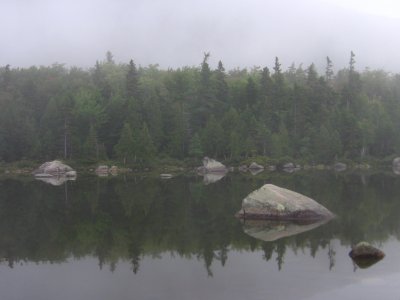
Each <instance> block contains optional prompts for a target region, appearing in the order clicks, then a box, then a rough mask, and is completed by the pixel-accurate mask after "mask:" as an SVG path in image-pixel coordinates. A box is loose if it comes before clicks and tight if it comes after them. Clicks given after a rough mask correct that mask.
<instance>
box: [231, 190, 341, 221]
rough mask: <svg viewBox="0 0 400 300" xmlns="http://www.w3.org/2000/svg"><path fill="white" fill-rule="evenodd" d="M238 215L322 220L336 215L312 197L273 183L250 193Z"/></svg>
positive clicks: (240, 216)
mask: <svg viewBox="0 0 400 300" xmlns="http://www.w3.org/2000/svg"><path fill="white" fill-rule="evenodd" d="M236 215H237V217H239V218H244V219H246V220H247V219H266V220H268V219H272V220H320V219H330V218H333V217H334V214H333V213H332V212H330V211H329V210H328V209H327V208H325V207H323V206H322V205H320V204H319V203H317V202H316V201H314V200H312V199H311V198H309V197H306V196H304V195H302V194H299V193H296V192H293V191H290V190H287V189H284V188H281V187H278V186H276V185H273V184H266V185H264V186H262V187H261V188H259V189H258V190H255V191H254V192H252V193H250V194H249V195H248V196H247V197H246V198H245V199H243V201H242V209H241V210H240V211H239V212H238V213H237V214H236Z"/></svg>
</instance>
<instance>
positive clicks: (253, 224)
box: [243, 219, 329, 242]
mask: <svg viewBox="0 0 400 300" xmlns="http://www.w3.org/2000/svg"><path fill="white" fill-rule="evenodd" d="M328 221H329V220H327V219H322V220H316V221H312V222H301V221H300V222H298V221H278V220H245V221H244V222H243V231H244V233H246V234H248V235H250V236H252V237H254V238H256V239H259V240H262V241H266V242H272V241H276V240H279V239H281V238H284V237H288V236H292V235H297V234H299V233H302V232H306V231H309V230H312V229H314V228H317V227H319V226H321V225H323V224H325V223H327V222H328Z"/></svg>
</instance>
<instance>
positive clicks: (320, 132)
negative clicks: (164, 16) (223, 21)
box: [0, 52, 400, 165]
mask: <svg viewBox="0 0 400 300" xmlns="http://www.w3.org/2000/svg"><path fill="white" fill-rule="evenodd" d="M272 63H273V68H271V69H269V68H267V67H264V68H262V67H253V68H251V69H246V68H243V69H241V68H236V69H232V70H229V71H228V70H225V68H224V65H223V63H222V62H221V61H220V62H219V63H218V65H217V66H210V65H209V53H205V54H204V57H203V60H202V61H200V64H199V66H193V67H189V66H188V67H182V68H177V69H172V68H171V69H160V68H159V66H158V65H149V66H146V67H142V66H139V65H137V64H135V62H134V61H133V60H131V61H130V62H126V63H116V62H115V60H114V57H113V55H112V53H111V52H107V54H106V56H105V59H104V60H102V61H97V62H96V63H95V65H94V66H93V67H92V68H89V69H81V68H78V67H69V68H67V67H65V66H64V65H61V64H53V65H52V66H41V67H36V66H32V67H30V68H12V67H11V66H9V65H7V66H4V67H1V68H0V161H3V162H14V161H19V160H25V159H26V160H49V159H55V158H61V159H68V160H82V161H91V162H97V161H104V160H118V161H120V163H121V164H126V165H132V164H142V165H146V164H149V163H150V162H152V161H154V160H157V159H163V158H165V159H177V160H186V159H199V158H202V157H203V156H209V157H213V158H216V159H220V160H224V161H230V162H240V161H241V160H244V159H247V158H251V157H259V156H262V157H267V158H272V159H281V158H282V157H287V158H292V159H295V160H296V159H297V160H302V161H307V162H310V163H311V162H312V163H325V164H326V163H332V162H334V161H337V160H341V159H348V160H353V161H360V160H363V159H370V158H373V159H384V158H387V157H391V156H394V155H395V154H397V153H399V152H400V151H399V150H400V135H399V134H398V132H399V129H400V74H392V73H388V72H385V71H384V70H370V69H365V70H364V71H359V70H358V69H357V64H356V57H355V54H354V53H353V52H351V53H350V57H349V64H348V66H347V68H344V69H341V70H338V71H336V72H335V71H334V64H333V62H332V61H331V59H330V58H329V57H327V58H326V68H325V70H324V72H323V74H320V73H321V72H320V73H318V72H317V70H316V67H315V65H314V64H311V65H310V66H303V65H301V64H300V65H295V64H292V65H291V66H290V67H289V68H287V69H286V70H283V69H282V67H281V63H280V61H279V59H278V58H275V61H272Z"/></svg>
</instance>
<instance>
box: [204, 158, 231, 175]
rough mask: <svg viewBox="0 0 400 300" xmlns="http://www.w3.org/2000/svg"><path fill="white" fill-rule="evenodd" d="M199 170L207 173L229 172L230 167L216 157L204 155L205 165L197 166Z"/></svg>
mask: <svg viewBox="0 0 400 300" xmlns="http://www.w3.org/2000/svg"><path fill="white" fill-rule="evenodd" d="M197 171H198V172H199V173H202V174H207V173H227V172H228V168H227V167H226V166H224V165H223V164H222V163H220V162H219V161H216V160H215V159H212V158H208V157H204V159H203V166H202V167H199V168H197Z"/></svg>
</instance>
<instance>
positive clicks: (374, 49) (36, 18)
mask: <svg viewBox="0 0 400 300" xmlns="http://www.w3.org/2000/svg"><path fill="white" fill-rule="evenodd" d="M397 2H398V1H394V0H392V1H391V0H377V1H372V0H364V1H361V0H347V1H345V0H297V1H296V0H279V1H270V0H246V1H235V0H220V1H218V0H202V1H194V0H0V11H1V12H2V17H1V18H0V36H1V47H0V65H5V64H11V65H12V67H27V66H31V65H50V64H52V63H54V62H58V63H65V64H67V65H68V66H72V65H76V66H80V67H90V66H93V65H94V63H95V61H96V60H102V59H104V56H105V52H106V51H107V50H110V51H111V52H112V53H113V54H114V57H115V60H116V61H117V62H128V61H129V59H131V58H133V59H134V60H135V61H136V62H137V63H138V64H140V65H142V66H145V65H148V64H155V63H158V64H160V66H161V67H162V68H167V67H173V68H175V67H180V66H185V65H189V66H192V65H198V64H200V62H201V60H202V56H203V52H205V51H209V52H211V59H210V63H211V64H212V65H213V66H215V65H216V62H217V61H218V60H220V59H221V60H222V61H223V63H224V65H225V66H226V68H228V69H231V68H234V67H252V66H254V65H256V66H262V67H263V66H269V67H270V66H272V65H273V62H274V58H275V56H278V57H279V58H280V60H281V62H282V65H283V67H284V68H287V67H288V66H289V65H290V64H291V63H292V62H295V63H296V64H299V63H301V62H302V63H304V65H305V66H307V65H309V64H310V63H311V62H314V63H316V64H317V65H318V66H322V67H323V66H324V65H325V57H326V56H329V57H330V58H331V59H332V61H333V63H334V66H335V68H336V69H338V68H342V67H344V66H346V65H347V63H348V60H349V54H350V51H351V50H353V51H354V52H355V54H356V61H357V67H358V69H363V68H365V67H366V66H369V67H371V68H373V69H379V68H383V69H385V70H387V71H392V72H400V60H399V59H398V58H399V53H400V41H399V39H398V35H399V32H400V4H397ZM399 3H400V2H399Z"/></svg>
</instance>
